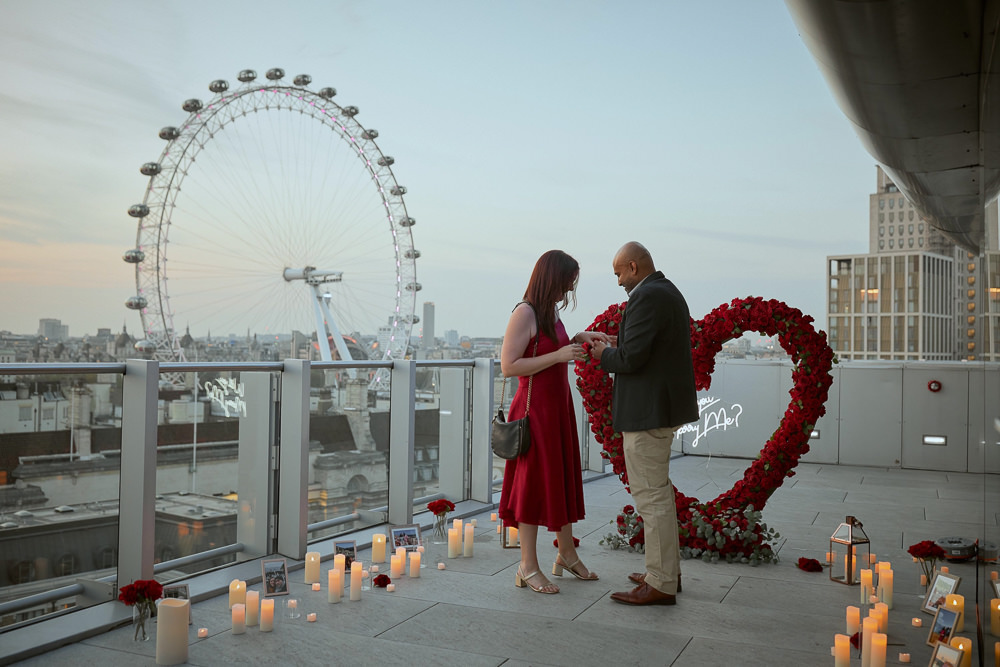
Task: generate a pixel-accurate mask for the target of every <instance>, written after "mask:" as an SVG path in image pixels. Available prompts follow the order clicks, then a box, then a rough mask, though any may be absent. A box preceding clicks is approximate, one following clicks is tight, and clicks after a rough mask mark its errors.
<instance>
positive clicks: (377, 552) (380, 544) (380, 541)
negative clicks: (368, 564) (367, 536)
mask: <svg viewBox="0 0 1000 667" xmlns="http://www.w3.org/2000/svg"><path fill="white" fill-rule="evenodd" d="M372 562H373V563H384V562H385V535H376V536H375V537H373V538H372Z"/></svg>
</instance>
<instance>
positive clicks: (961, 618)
mask: <svg viewBox="0 0 1000 667" xmlns="http://www.w3.org/2000/svg"><path fill="white" fill-rule="evenodd" d="M944 605H945V609H950V610H952V611H957V612H958V620H956V621H955V632H961V631H962V630H964V629H965V596H964V595H959V594H958V593H949V594H948V595H946V596H945V598H944Z"/></svg>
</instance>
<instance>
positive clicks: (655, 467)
mask: <svg viewBox="0 0 1000 667" xmlns="http://www.w3.org/2000/svg"><path fill="white" fill-rule="evenodd" d="M674 431H676V429H674V428H658V429H653V430H650V431H633V432H627V433H622V446H623V449H624V451H625V468H626V469H627V470H628V481H629V487H630V488H631V490H632V498H633V500H635V505H636V510H638V512H639V514H640V515H642V520H643V529H644V533H645V538H646V540H645V541H646V580H645V582H646V583H647V584H649V585H650V586H652V587H653V588H655V589H656V590H658V591H660V592H661V593H669V594H670V595H676V594H677V575H678V574H679V572H680V547H679V544H678V538H677V507H676V505H675V504H674V486H673V484H671V482H670V445H671V443H672V442H673V438H674Z"/></svg>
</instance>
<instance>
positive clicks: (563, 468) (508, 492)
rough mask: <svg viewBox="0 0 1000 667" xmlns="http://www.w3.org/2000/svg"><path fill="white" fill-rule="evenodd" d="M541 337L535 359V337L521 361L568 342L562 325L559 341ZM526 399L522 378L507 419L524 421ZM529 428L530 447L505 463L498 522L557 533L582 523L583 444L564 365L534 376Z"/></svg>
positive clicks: (557, 328)
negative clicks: (574, 524) (534, 526)
mask: <svg viewBox="0 0 1000 667" xmlns="http://www.w3.org/2000/svg"><path fill="white" fill-rule="evenodd" d="M538 335H539V341H538V353H537V355H535V354H533V351H534V345H535V339H534V338H532V339H531V340H529V341H528V346H527V347H526V348H525V350H524V355H523V356H526V357H530V356H542V355H543V354H548V353H549V352H553V351H555V350H557V349H559V348H561V347H563V346H565V345H569V342H570V341H569V336H567V335H566V328H565V327H564V326H563V323H562V322H561V321H559V320H557V321H556V337H557V338H558V340H557V341H553V340H552V339H551V338H549V337H548V336H546V335H544V334H542V333H539V334H538ZM527 400H528V378H527V377H520V378H518V385H517V393H515V394H514V398H513V400H512V402H511V404H510V411H509V414H508V417H507V418H508V420H514V419H520V418H521V417H523V416H524V409H525V406H526V404H527ZM528 424H529V426H530V428H531V448H530V449H529V450H528V453H527V454H525V455H524V456H521V457H519V458H516V459H511V460H509V461H507V468H506V471H505V472H504V477H503V489H502V490H501V492H500V511H499V515H500V519H501V520H503V523H504V525H508V526H517V525H518V524H519V523H521V522H524V523H528V524H534V525H538V526H545V527H547V528H548V529H549V530H551V531H558V530H559V529H560V528H562V527H563V526H565V525H566V524H567V523H573V522H575V521H579V520H581V519H583V518H584V508H583V475H582V473H581V471H580V469H581V460H580V441H579V439H578V437H577V423H576V414H575V411H574V410H573V401H572V398H571V396H570V387H569V380H568V377H567V368H566V365H565V364H555V365H553V366H549V367H548V368H546V369H545V370H543V371H541V372H539V373H536V374H535V375H534V380H533V381H532V386H531V407H530V409H529V410H528Z"/></svg>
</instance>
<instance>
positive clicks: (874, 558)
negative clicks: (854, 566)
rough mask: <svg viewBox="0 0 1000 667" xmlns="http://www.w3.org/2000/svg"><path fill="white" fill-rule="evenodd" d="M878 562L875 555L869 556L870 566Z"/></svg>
mask: <svg viewBox="0 0 1000 667" xmlns="http://www.w3.org/2000/svg"><path fill="white" fill-rule="evenodd" d="M877 560H878V557H877V556H876V555H875V554H868V564H869V565H871V564H872V563H875V562H876V561H877Z"/></svg>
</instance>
